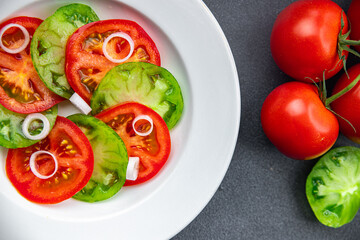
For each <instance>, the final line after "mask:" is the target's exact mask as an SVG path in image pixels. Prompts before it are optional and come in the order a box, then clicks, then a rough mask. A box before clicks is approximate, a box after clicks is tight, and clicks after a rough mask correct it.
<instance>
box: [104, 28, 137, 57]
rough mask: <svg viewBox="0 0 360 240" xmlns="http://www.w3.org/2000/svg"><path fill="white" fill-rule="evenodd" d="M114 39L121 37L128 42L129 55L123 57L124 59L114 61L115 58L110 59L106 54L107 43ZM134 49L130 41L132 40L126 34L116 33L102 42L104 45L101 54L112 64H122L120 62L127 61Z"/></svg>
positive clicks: (132, 42)
mask: <svg viewBox="0 0 360 240" xmlns="http://www.w3.org/2000/svg"><path fill="white" fill-rule="evenodd" d="M115 37H121V38H124V39H125V40H126V41H128V43H129V44H130V52H129V54H128V55H127V56H126V57H125V58H122V59H115V58H112V57H111V56H110V55H109V53H108V52H107V50H106V46H107V45H108V43H109V41H110V40H111V39H113V38H115ZM134 48H135V44H134V40H132V38H131V37H130V36H129V35H128V34H126V33H123V32H116V33H113V34H111V35H110V36H108V37H107V38H106V39H105V41H104V44H103V47H102V50H103V53H104V55H105V57H106V58H107V59H109V60H110V61H111V62H114V63H122V62H125V61H126V60H128V59H129V58H130V57H131V55H132V54H133V52H134Z"/></svg>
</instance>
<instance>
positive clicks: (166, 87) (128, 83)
mask: <svg viewBox="0 0 360 240" xmlns="http://www.w3.org/2000/svg"><path fill="white" fill-rule="evenodd" d="M122 102H138V103H141V104H144V105H146V106H148V107H150V108H152V109H153V110H154V111H155V112H157V113H158V114H159V115H160V116H161V117H162V118H163V119H164V120H165V122H166V124H167V126H168V128H169V129H171V128H173V127H174V126H175V124H176V123H177V122H178V121H179V119H180V117H181V114H182V111H183V107H184V102H183V97H182V93H181V89H180V86H179V84H178V82H177V81H176V79H175V78H174V76H173V75H172V74H171V73H170V72H169V71H167V70H166V69H165V68H162V67H159V66H157V65H154V64H151V63H144V62H131V63H124V64H120V65H118V66H116V67H114V68H113V69H111V70H110V71H109V72H108V73H107V74H106V76H105V77H104V78H103V79H102V80H101V82H100V84H99V85H98V87H97V89H96V90H95V91H94V94H93V96H92V98H91V108H92V114H94V115H95V114H97V113H99V112H101V111H102V110H105V109H107V108H109V107H111V106H114V105H117V104H119V103H122Z"/></svg>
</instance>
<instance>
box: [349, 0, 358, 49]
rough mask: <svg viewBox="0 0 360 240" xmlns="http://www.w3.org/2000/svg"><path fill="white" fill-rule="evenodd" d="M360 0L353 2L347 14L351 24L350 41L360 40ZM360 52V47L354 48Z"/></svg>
mask: <svg viewBox="0 0 360 240" xmlns="http://www.w3.org/2000/svg"><path fill="white" fill-rule="evenodd" d="M359 12H360V0H353V1H352V2H351V4H350V6H349V10H348V12H347V15H348V19H349V21H350V24H351V32H350V39H352V40H360V14H359ZM354 48H355V49H356V51H358V52H360V46H354Z"/></svg>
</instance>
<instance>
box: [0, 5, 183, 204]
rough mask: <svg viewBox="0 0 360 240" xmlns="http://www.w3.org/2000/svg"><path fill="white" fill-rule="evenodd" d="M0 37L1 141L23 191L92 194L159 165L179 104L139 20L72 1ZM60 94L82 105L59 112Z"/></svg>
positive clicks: (110, 190) (14, 23)
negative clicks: (103, 15) (105, 14)
mask: <svg viewBox="0 0 360 240" xmlns="http://www.w3.org/2000/svg"><path fill="white" fill-rule="evenodd" d="M0 43H1V44H0V146H3V147H6V148H8V149H9V150H8V155H7V158H6V167H5V169H6V173H7V176H8V178H9V180H10V182H11V183H12V184H13V186H14V187H15V189H16V190H17V191H18V192H19V193H20V194H21V195H22V196H23V197H24V198H26V199H27V200H29V201H31V202H34V203H41V204H54V203H59V202H62V201H64V200H66V199H69V198H74V199H77V200H80V201H85V202H98V201H103V200H106V199H109V198H111V197H113V196H114V195H115V194H117V193H118V192H119V190H120V189H121V188H122V187H123V186H133V185H138V184H144V183H145V182H148V181H149V180H151V179H152V178H154V177H155V176H156V175H157V174H158V173H159V172H161V169H162V168H163V166H164V165H165V164H166V162H167V161H168V159H169V156H170V151H171V136H170V131H169V129H172V128H173V127H174V126H175V125H176V124H177V123H178V122H179V120H180V118H181V115H182V111H183V107H184V103H183V97H182V92H181V88H180V85H179V84H178V82H177V80H176V79H175V77H174V76H173V75H172V74H171V73H170V72H169V71H168V70H166V69H164V68H162V67H161V60H160V53H159V51H158V49H157V47H156V44H155V42H154V41H153V40H152V39H151V37H150V36H149V35H148V34H147V33H146V31H145V30H144V29H143V28H142V27H141V26H140V25H139V24H137V23H136V22H133V21H130V20H126V19H109V20H100V19H99V17H98V16H97V15H96V13H95V11H94V10H93V9H92V8H91V7H90V6H87V5H84V4H77V3H74V4H69V5H66V6H62V7H60V8H59V9H57V10H56V11H55V12H54V13H53V14H52V15H50V16H49V17H48V18H46V19H45V20H44V21H43V20H41V19H38V18H33V17H25V16H22V17H16V18H12V19H9V20H7V21H5V22H3V23H1V24H0ZM67 100H69V101H70V102H71V103H73V104H74V105H75V106H76V107H77V108H78V109H79V110H80V112H82V113H78V114H74V115H71V116H68V117H67V118H65V117H63V116H58V114H57V113H58V106H57V104H58V103H60V102H62V101H67Z"/></svg>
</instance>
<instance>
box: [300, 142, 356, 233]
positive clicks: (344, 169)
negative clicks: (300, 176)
mask: <svg viewBox="0 0 360 240" xmlns="http://www.w3.org/2000/svg"><path fill="white" fill-rule="evenodd" d="M359 187H360V149H359V148H355V147H339V148H336V149H333V150H331V151H329V152H328V153H327V154H325V155H324V156H323V157H321V159H320V160H319V161H318V162H317V163H316V165H315V166H314V168H313V169H312V171H311V173H310V174H309V176H308V178H307V181H306V196H307V199H308V201H309V203H310V206H311V208H312V210H313V212H314V213H315V216H316V217H317V219H318V220H319V221H320V222H321V223H322V224H324V225H326V226H329V227H333V228H337V227H341V226H342V225H344V224H346V223H349V222H351V220H352V219H353V218H354V217H355V215H356V213H357V211H358V209H359V207H360V188H359Z"/></svg>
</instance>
